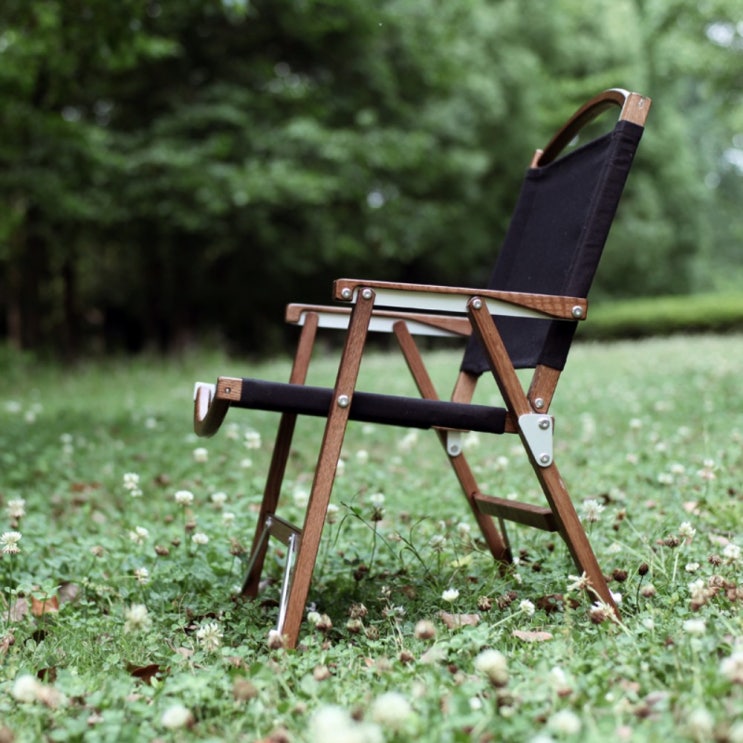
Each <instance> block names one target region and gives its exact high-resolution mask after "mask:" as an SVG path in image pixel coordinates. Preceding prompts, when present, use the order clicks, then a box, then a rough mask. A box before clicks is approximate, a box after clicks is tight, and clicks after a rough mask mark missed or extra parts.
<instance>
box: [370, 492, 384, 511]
mask: <svg viewBox="0 0 743 743" xmlns="http://www.w3.org/2000/svg"><path fill="white" fill-rule="evenodd" d="M369 503H371V505H372V506H373V507H374V508H382V506H383V505H384V493H372V494H371V495H370V496H369Z"/></svg>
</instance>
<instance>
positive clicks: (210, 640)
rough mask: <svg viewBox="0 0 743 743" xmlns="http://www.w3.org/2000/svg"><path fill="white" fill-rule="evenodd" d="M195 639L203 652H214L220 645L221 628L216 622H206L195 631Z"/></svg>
mask: <svg viewBox="0 0 743 743" xmlns="http://www.w3.org/2000/svg"><path fill="white" fill-rule="evenodd" d="M196 639H197V640H198V641H199V645H201V647H202V648H204V650H207V651H209V652H211V651H213V650H216V649H217V648H218V647H219V646H220V645H221V644H222V628H221V627H220V626H219V624H218V623H217V622H207V623H206V624H202V625H201V627H199V628H198V629H197V630H196Z"/></svg>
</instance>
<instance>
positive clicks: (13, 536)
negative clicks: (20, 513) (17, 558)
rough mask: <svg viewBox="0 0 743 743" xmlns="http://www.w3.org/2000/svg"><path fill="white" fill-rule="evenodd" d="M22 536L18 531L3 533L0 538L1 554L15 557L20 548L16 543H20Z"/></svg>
mask: <svg viewBox="0 0 743 743" xmlns="http://www.w3.org/2000/svg"><path fill="white" fill-rule="evenodd" d="M22 538H23V535H22V534H21V532H19V531H4V532H3V533H2V536H0V544H2V546H3V553H4V554H6V555H17V554H18V553H19V552H20V551H21V548H20V547H19V546H18V542H20V541H21V539H22Z"/></svg>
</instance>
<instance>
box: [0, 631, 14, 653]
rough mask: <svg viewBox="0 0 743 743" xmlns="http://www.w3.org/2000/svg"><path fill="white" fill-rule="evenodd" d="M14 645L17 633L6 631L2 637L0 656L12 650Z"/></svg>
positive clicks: (0, 639) (0, 640)
mask: <svg viewBox="0 0 743 743" xmlns="http://www.w3.org/2000/svg"><path fill="white" fill-rule="evenodd" d="M12 645H15V635H14V634H13V633H12V632H6V634H4V635H3V636H2V637H0V658H1V657H2V656H3V655H5V653H7V652H8V650H10V647H11V646H12Z"/></svg>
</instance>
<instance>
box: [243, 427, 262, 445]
mask: <svg viewBox="0 0 743 743" xmlns="http://www.w3.org/2000/svg"><path fill="white" fill-rule="evenodd" d="M245 448H246V449H260V448H261V435H260V434H259V433H258V431H246V432H245Z"/></svg>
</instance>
